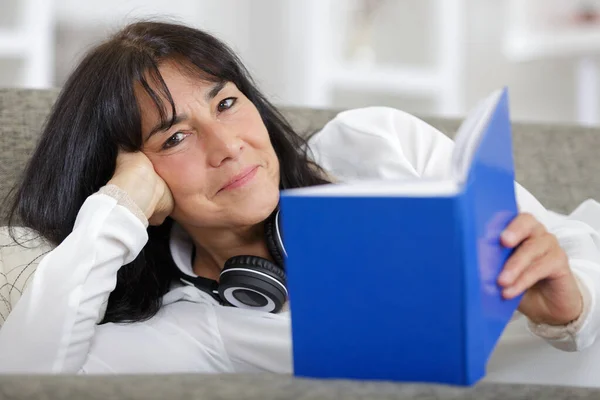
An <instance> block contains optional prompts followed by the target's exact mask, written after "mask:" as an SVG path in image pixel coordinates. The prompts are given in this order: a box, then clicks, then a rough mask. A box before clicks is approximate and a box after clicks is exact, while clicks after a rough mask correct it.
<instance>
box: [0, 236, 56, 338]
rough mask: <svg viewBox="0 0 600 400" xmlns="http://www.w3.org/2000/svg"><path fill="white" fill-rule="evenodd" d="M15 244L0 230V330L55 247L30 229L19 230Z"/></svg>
mask: <svg viewBox="0 0 600 400" xmlns="http://www.w3.org/2000/svg"><path fill="white" fill-rule="evenodd" d="M13 236H14V237H15V238H16V239H17V241H16V242H15V240H13V238H12V237H11V235H10V234H9V230H8V228H6V227H1V228H0V327H2V324H3V323H4V321H5V320H6V318H7V317H8V314H9V313H10V311H11V310H12V308H13V307H14V306H15V304H16V303H17V300H19V298H20V297H21V295H22V294H23V291H24V290H25V287H26V286H27V285H28V284H29V282H30V281H31V279H32V277H33V273H34V272H35V270H36V268H37V266H38V264H39V263H40V261H41V260H42V258H43V257H44V255H45V254H47V253H48V252H49V251H50V250H51V249H52V246H51V245H50V244H49V243H47V242H46V241H45V240H43V239H42V238H40V236H39V235H38V234H36V233H34V232H33V231H32V230H30V229H25V228H15V229H14V230H13Z"/></svg>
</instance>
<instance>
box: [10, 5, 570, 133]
mask: <svg viewBox="0 0 600 400" xmlns="http://www.w3.org/2000/svg"><path fill="white" fill-rule="evenodd" d="M2 1H3V3H2V5H1V6H0V7H1V8H0V11H4V10H7V9H8V8H5V7H8V6H7V5H8V4H9V3H8V2H16V1H17V0H2ZM18 1H23V0H18ZM332 1H335V0H332ZM338 1H340V2H342V3H339V4H338V5H337V6H335V4H334V8H333V9H332V10H333V17H334V18H335V16H336V12H338V13H340V14H341V13H342V12H343V10H344V9H347V8H348V4H349V3H348V2H349V1H351V0H338ZM465 1H466V4H467V7H466V8H467V15H466V21H467V24H466V42H467V43H466V50H467V51H466V68H465V87H464V93H465V104H466V106H467V108H468V107H471V106H473V105H474V103H475V102H476V101H477V100H478V99H479V98H481V97H483V96H485V95H486V94H487V93H488V92H490V91H491V90H493V89H496V88H498V87H500V86H504V85H508V86H509V89H510V95H511V101H512V114H513V116H514V118H515V119H519V120H536V121H547V122H557V121H558V122H572V121H574V120H575V115H576V114H575V111H574V101H575V95H574V89H575V87H574V71H573V68H574V63H573V61H572V60H562V61H554V62H531V63H526V64H515V63H511V62H509V61H508V60H507V59H506V57H505V56H504V55H503V52H502V35H503V33H504V29H505V26H506V25H505V23H506V19H505V18H506V10H505V8H506V7H505V5H506V2H505V1H498V0H465ZM290 2H295V3H293V4H292V3H290ZM308 3H310V2H306V1H305V0H302V3H299V0H221V1H219V2H215V1H210V0H169V1H164V0H144V1H142V0H103V1H90V2H83V1H80V0H56V4H57V14H56V21H57V56H56V79H57V80H56V83H57V84H58V85H60V84H61V83H62V82H64V79H65V76H66V75H67V74H68V72H69V71H70V70H71V68H72V67H73V66H74V64H75V62H76V60H78V59H79V58H80V57H81V56H82V54H83V52H84V51H86V50H87V49H88V48H89V46H90V45H91V44H92V43H94V42H97V41H98V40H100V39H101V38H103V37H104V36H105V35H106V34H107V33H108V32H110V31H112V30H114V29H116V28H117V27H118V26H120V25H122V24H123V22H124V21H126V20H128V19H131V18H139V17H148V16H174V17H175V18H177V19H178V20H181V21H182V22H185V23H189V24H191V25H194V26H197V27H201V28H203V29H206V30H208V31H210V32H212V33H214V34H216V35H217V36H218V37H220V38H221V39H223V40H224V41H226V42H227V43H229V44H230V45H231V46H232V47H233V48H234V49H235V50H236V51H237V52H238V53H239V54H240V56H241V58H242V59H243V60H244V61H245V63H246V65H247V66H248V68H249V69H250V71H251V72H252V73H253V75H254V77H255V79H256V80H257V81H258V83H259V85H260V86H261V88H262V89H263V90H264V91H265V92H266V93H267V94H268V95H269V96H271V97H272V98H273V99H274V100H275V101H276V102H279V103H291V104H302V102H303V101H304V97H303V89H304V88H305V85H306V84H307V82H306V81H305V79H307V77H309V76H310V74H308V73H307V67H306V66H307V65H312V64H311V60H309V59H307V57H308V56H307V52H306V51H305V50H306V49H303V48H302V46H301V45H300V44H299V43H301V39H302V38H301V37H300V38H299V37H298V35H302V32H305V34H306V35H309V34H310V33H311V25H310V21H305V20H302V19H300V18H295V16H294V15H289V14H287V12H288V11H286V10H288V9H295V10H296V11H298V10H299V7H302V5H304V4H308ZM299 4H300V5H299ZM290 5H293V7H291V8H290ZM300 11H301V9H300ZM432 11H433V10H432V9H431V3H430V2H429V1H426V0H390V1H388V4H386V5H385V6H384V12H383V13H382V14H381V15H379V16H378V17H377V25H378V26H379V27H380V28H381V29H380V30H379V32H378V33H376V34H375V36H374V39H375V41H376V46H375V47H376V48H377V50H378V54H379V57H380V60H382V61H386V62H391V63H395V62H403V63H408V64H412V65H424V64H427V63H430V62H431V61H432V60H433V59H435V54H434V53H432V51H431V49H430V47H431V42H432V40H433V38H432V33H431V32H432V30H433V29H434V28H435V27H434V26H432V24H433V22H432V18H431V16H432ZM3 14H4V12H0V27H2V26H3V25H2V24H4V25H6V24H7V23H8V22H7V21H4V20H3V17H2V16H1V15H3ZM290 27H292V28H293V29H291V28H290ZM336 50H338V51H340V52H342V51H343V50H344V49H343V48H340V49H336ZM9 64H10V66H9V67H7V65H9ZM7 68H12V69H13V70H14V69H15V68H18V63H16V62H15V61H8V62H7V61H2V60H0V86H1V85H5V86H6V85H9V84H10V82H11V81H10V80H6V79H5V80H3V76H8V74H7V73H6V71H7ZM333 101H334V104H333V105H334V106H337V107H359V106H365V105H373V104H382V105H390V106H394V107H399V108H403V109H406V110H408V111H410V112H416V113H430V112H432V110H433V104H432V102H431V101H430V100H429V99H427V98H410V97H406V96H390V95H385V96H384V95H376V94H372V93H356V92H354V93H353V92H349V91H342V90H338V91H336V92H335V93H334V96H333Z"/></svg>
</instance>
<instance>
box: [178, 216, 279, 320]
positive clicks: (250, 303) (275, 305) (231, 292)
mask: <svg viewBox="0 0 600 400" xmlns="http://www.w3.org/2000/svg"><path fill="white" fill-rule="evenodd" d="M265 240H266V243H267V248H268V250H269V253H270V254H271V257H273V260H274V261H275V263H273V262H271V261H269V260H267V259H266V258H262V257H257V256H245V255H242V256H235V257H231V258H230V259H228V260H227V261H226V262H225V265H224V266H223V270H222V271H221V274H220V275H219V282H217V281H214V280H212V279H208V278H203V277H200V276H190V275H187V274H185V273H183V272H181V271H180V272H181V274H180V280H181V281H182V282H183V283H185V284H188V285H192V286H195V287H197V288H198V289H200V290H202V291H204V292H206V293H208V294H210V295H211V296H212V297H213V298H215V299H216V300H217V301H218V302H219V303H221V304H224V305H228V306H233V307H238V308H246V309H254V310H257V311H267V312H271V313H276V312H279V311H280V310H281V308H282V307H283V305H284V304H285V302H286V301H287V298H288V291H287V287H286V277H285V270H284V261H285V257H287V252H286V250H285V247H284V244H283V236H282V234H281V223H280V218H279V208H277V209H276V210H275V211H274V212H273V213H272V214H271V215H270V216H269V218H267V219H266V220H265ZM193 257H194V255H192V259H193ZM178 270H179V268H178Z"/></svg>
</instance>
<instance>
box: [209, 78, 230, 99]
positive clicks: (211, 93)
mask: <svg viewBox="0 0 600 400" xmlns="http://www.w3.org/2000/svg"><path fill="white" fill-rule="evenodd" d="M225 85H227V82H225V81H220V82H216V83H215V84H214V85H213V87H212V88H211V89H210V90H209V91H208V93H206V101H211V100H212V99H214V98H215V97H217V95H218V94H219V92H220V91H221V90H223V88H224V87H225Z"/></svg>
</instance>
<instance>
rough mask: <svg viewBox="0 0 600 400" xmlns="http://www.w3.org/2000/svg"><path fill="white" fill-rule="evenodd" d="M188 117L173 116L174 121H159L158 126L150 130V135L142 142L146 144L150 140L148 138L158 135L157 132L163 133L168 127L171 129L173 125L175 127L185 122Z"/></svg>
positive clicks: (182, 115)
mask: <svg viewBox="0 0 600 400" xmlns="http://www.w3.org/2000/svg"><path fill="white" fill-rule="evenodd" d="M187 119H188V116H187V115H186V114H179V115H176V116H175V119H173V120H171V119H165V120H164V121H160V122H159V123H158V124H156V126H155V127H154V128H152V130H151V131H150V133H149V134H148V136H147V137H146V139H145V140H144V142H147V141H148V140H150V138H151V137H152V136H153V135H155V134H157V133H159V132H164V131H166V130H167V129H169V128H170V127H172V126H173V125H177V124H179V123H181V122H184V121H187Z"/></svg>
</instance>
